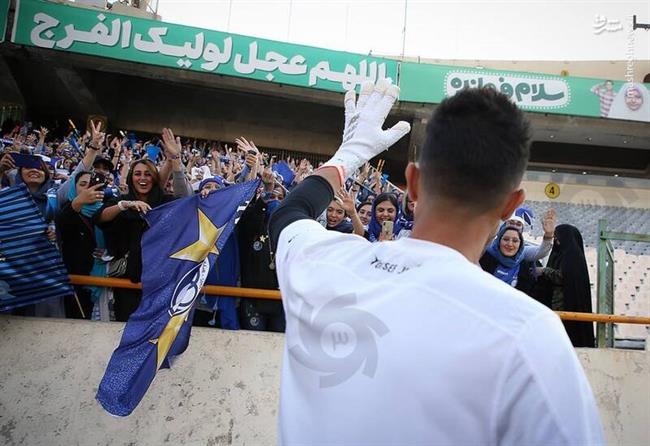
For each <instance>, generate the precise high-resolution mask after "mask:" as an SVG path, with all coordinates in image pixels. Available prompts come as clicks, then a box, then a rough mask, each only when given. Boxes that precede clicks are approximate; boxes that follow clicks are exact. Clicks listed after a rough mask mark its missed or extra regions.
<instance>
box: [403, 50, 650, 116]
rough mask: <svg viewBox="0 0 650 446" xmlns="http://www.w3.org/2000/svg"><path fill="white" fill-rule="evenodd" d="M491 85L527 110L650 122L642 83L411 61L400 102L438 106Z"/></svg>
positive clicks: (647, 95)
mask: <svg viewBox="0 0 650 446" xmlns="http://www.w3.org/2000/svg"><path fill="white" fill-rule="evenodd" d="M485 86H490V87H493V88H495V89H496V90H497V91H500V92H501V93H504V94H506V95H507V96H508V97H509V98H510V99H511V100H512V101H513V102H515V103H516V104H517V105H518V106H519V107H521V108H522V109H524V110H528V111H533V112H542V113H559V114H564V115H576V116H593V117H603V118H615V119H628V120H634V121H650V93H649V92H648V86H647V85H645V84H640V83H625V82H618V81H614V82H609V81H604V80H600V79H589V78H580V77H562V76H550V75H545V74H538V73H525V72H513V71H497V70H485V69H473V68H464V67H453V66H444V65H428V64H418V63H411V62H406V63H402V65H401V70H400V88H401V92H400V100H402V101H413V102H425V103H439V102H440V101H442V100H443V99H444V98H445V97H448V96H453V95H454V94H455V93H456V92H458V91H459V90H461V89H463V88H466V87H485Z"/></svg>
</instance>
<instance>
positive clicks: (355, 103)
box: [325, 79, 411, 176]
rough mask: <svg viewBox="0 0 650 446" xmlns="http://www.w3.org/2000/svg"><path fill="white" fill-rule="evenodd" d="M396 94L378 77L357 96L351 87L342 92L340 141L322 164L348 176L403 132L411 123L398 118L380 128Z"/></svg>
mask: <svg viewBox="0 0 650 446" xmlns="http://www.w3.org/2000/svg"><path fill="white" fill-rule="evenodd" d="M398 96H399V87H398V86H396V85H392V84H391V82H390V81H388V80H386V79H381V80H380V81H379V82H377V84H376V85H373V84H372V82H366V83H364V84H363V85H362V86H361V92H360V93H359V98H358V99H357V97H356V93H355V91H354V90H349V91H348V92H347V93H346V94H345V100H344V104H345V127H344V130H343V142H342V144H341V146H340V147H339V149H338V150H337V151H336V153H335V154H334V156H333V157H332V159H330V160H329V161H328V162H327V163H325V166H335V167H339V168H343V170H344V172H345V176H348V175H351V174H352V173H353V172H354V171H355V170H357V169H358V168H359V167H361V166H362V165H363V164H364V163H365V162H366V161H369V160H370V159H372V158H374V157H375V156H376V155H378V154H380V153H381V152H383V151H384V150H386V149H388V148H389V147H390V146H392V145H393V144H394V143H395V142H397V140H399V139H400V138H402V137H403V136H404V135H406V134H407V133H408V132H409V131H410V130H411V126H410V125H409V123H408V122H406V121H400V122H398V123H397V124H395V125H394V126H393V127H391V128H390V129H387V130H383V129H382V126H383V125H384V121H385V120H386V117H387V116H388V113H389V112H390V109H391V108H392V107H393V104H394V103H395V101H396V100H397V97H398Z"/></svg>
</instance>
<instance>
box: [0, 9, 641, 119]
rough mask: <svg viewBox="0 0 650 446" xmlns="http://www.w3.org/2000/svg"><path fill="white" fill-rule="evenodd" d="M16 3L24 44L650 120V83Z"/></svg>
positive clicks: (408, 96)
mask: <svg viewBox="0 0 650 446" xmlns="http://www.w3.org/2000/svg"><path fill="white" fill-rule="evenodd" d="M3 5H4V6H5V8H4V11H5V12H4V13H5V15H6V9H7V8H6V6H8V1H7V0H0V9H1V8H2V6H3ZM16 8H17V10H16V17H15V19H14V28H13V33H12V41H13V42H15V43H17V44H22V45H30V46H36V47H40V48H48V49H53V50H60V51H72V52H76V53H82V54H88V55H93V56H101V57H110V58H114V59H120V60H127V61H132V62H139V63H144V64H151V65H159V66H164V67H172V68H176V69H180V70H192V71H198V72H204V73H216V74H222V75H226V76H237V77H244V78H248V79H256V80H260V81H266V82H275V83H281V84H287V85H295V86H299V87H307V88H316V89H322V90H330V91H338V92H343V91H346V90H349V89H351V88H355V87H357V86H358V85H360V84H361V83H362V82H364V81H366V80H370V81H375V80H377V79H380V78H384V77H389V78H392V79H393V80H394V81H396V82H398V83H399V85H400V88H401V95H400V100H401V101H406V102H419V103H439V102H440V101H442V100H443V99H444V98H445V97H448V96H451V95H453V94H455V93H456V92H458V91H460V90H461V89H463V88H466V87H481V86H491V87H493V88H495V89H496V90H498V91H500V92H502V93H504V94H506V95H507V96H508V97H510V98H511V100H512V101H513V102H515V103H516V104H517V105H518V106H520V107H521V108H522V109H524V110H528V111H532V112H539V113H556V114H565V115H574V116H589V117H603V118H614V119H626V120H634V121H646V122H650V92H649V91H648V87H650V84H641V83H631V82H628V83H624V82H620V81H614V82H607V81H605V80H599V79H589V78H578V77H562V76H551V75H544V74H538V73H526V72H513V71H499V70H485V69H474V68H463V67H453V66H444V65H430V64H418V63H413V62H398V61H395V60H391V59H382V58H376V57H366V56H363V55H359V54H351V53H346V52H341V51H331V50H326V49H321V48H314V47H309V46H303V45H294V44H289V43H284V42H276V41H272V40H265V39H256V38H253V37H248V36H241V35H237V34H229V33H223V32H219V31H210V30H205V29H200V28H193V27H189V26H182V25H174V24H170V23H164V22H159V21H156V20H147V19H141V18H135V17H127V16H121V15H116V14H112V13H109V12H108V11H102V10H92V9H87V8H78V7H74V6H70V5H62V4H57V3H50V2H46V1H43V0H20V1H19V2H18V3H17V7H16ZM0 18H1V17H0ZM5 19H6V18H5ZM5 21H6V20H5ZM398 73H399V75H398Z"/></svg>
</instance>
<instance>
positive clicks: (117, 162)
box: [0, 122, 593, 346]
mask: <svg viewBox="0 0 650 446" xmlns="http://www.w3.org/2000/svg"><path fill="white" fill-rule="evenodd" d="M70 124H71V127H70V128H71V129H72V130H71V131H69V132H66V134H57V135H55V136H56V137H51V135H50V132H48V129H47V128H45V127H40V128H33V127H32V126H31V124H30V123H21V124H18V125H16V126H15V127H13V128H11V129H9V130H8V131H7V132H5V133H4V134H3V139H2V140H1V146H0V150H1V152H0V185H1V187H12V186H17V185H21V184H24V185H25V186H26V187H27V188H28V190H29V192H30V194H31V196H32V198H33V200H34V202H35V203H36V205H37V206H38V208H39V210H40V212H41V214H42V216H43V218H44V220H45V221H46V222H48V223H50V224H49V226H48V231H47V236H48V237H49V239H50V240H51V241H52V242H53V243H57V246H58V247H59V249H60V250H61V254H62V257H63V260H64V263H65V265H66V267H67V269H68V272H69V273H71V274H81V275H92V276H111V277H122V278H128V279H130V280H131V281H133V282H140V276H141V274H142V260H141V252H140V242H141V239H142V235H143V233H144V231H145V230H146V224H145V222H144V220H143V219H142V218H141V215H142V214H143V213H146V212H147V211H149V210H151V209H153V208H155V207H157V206H160V205H161V204H163V203H166V202H168V201H170V200H174V199H176V198H181V197H187V196H190V195H192V194H196V193H198V194H200V195H201V196H202V197H206V196H207V195H208V194H209V193H210V192H212V191H215V190H218V189H221V188H225V187H228V186H229V185H231V184H235V183H238V182H244V181H247V180H252V179H255V178H260V179H261V184H262V186H261V187H260V189H259V191H258V194H257V196H256V197H255V199H254V200H253V201H252V202H251V204H250V205H249V207H248V208H247V209H246V211H245V212H244V214H243V215H242V218H241V219H240V222H239V224H238V226H237V228H236V231H235V232H234V233H233V235H232V236H231V237H230V239H229V240H228V242H227V244H226V246H225V247H224V249H223V250H222V251H221V254H220V256H219V258H218V260H217V264H216V267H215V268H213V270H212V271H211V273H210V276H209V278H208V280H207V282H206V284H214V285H226V286H238V285H239V286H243V287H248V288H261V289H277V288H278V282H277V277H276V274H275V263H274V253H273V252H272V250H271V248H270V244H269V236H268V231H267V224H268V219H269V216H270V215H271V213H272V212H273V210H274V209H275V208H276V207H277V205H278V204H279V203H280V201H281V200H282V199H283V198H284V197H285V195H286V194H287V193H290V191H291V189H292V188H293V187H294V186H295V185H297V184H299V183H300V182H301V181H302V180H303V179H304V178H305V177H306V176H308V175H309V174H310V173H311V172H313V170H314V169H316V168H318V167H319V165H313V164H312V162H311V161H310V160H308V159H306V158H303V159H297V158H293V157H291V156H287V157H286V158H283V159H279V158H278V157H277V156H274V155H271V152H272V151H267V152H265V151H262V150H260V149H258V148H257V146H256V145H255V143H254V142H253V141H248V140H247V139H246V138H244V137H241V138H238V139H236V140H235V141H234V142H233V143H231V144H223V143H221V142H217V141H197V140H192V139H185V138H183V139H182V140H181V138H179V137H176V136H175V135H174V134H173V132H172V131H171V130H170V129H163V131H162V135H161V137H154V138H151V139H150V140H146V141H143V140H141V139H138V138H137V137H136V136H135V135H134V134H132V133H128V134H127V133H124V132H120V134H119V135H107V134H105V132H104V129H102V128H101V123H99V122H90V123H89V130H88V131H87V132H86V133H85V134H83V135H80V134H79V133H78V132H77V131H76V129H75V128H74V125H73V124H72V123H70ZM52 133H56V132H52ZM415 208H416V203H415V202H412V201H410V200H409V197H408V194H406V193H404V192H403V191H401V190H400V189H398V188H396V187H395V186H394V185H392V184H391V183H390V182H389V181H388V179H387V176H386V175H384V174H383V172H382V167H381V163H380V165H378V168H373V167H371V166H370V165H369V164H367V163H366V164H365V165H364V166H363V167H362V168H361V169H360V170H359V171H357V172H356V173H355V175H354V176H353V177H352V178H350V179H348V181H347V182H346V185H345V187H344V188H342V189H341V190H340V191H338V193H337V194H336V197H335V200H333V201H332V202H331V203H330V204H329V206H328V207H327V210H326V212H325V213H324V214H323V215H322V216H321V217H320V218H319V220H320V223H321V224H322V225H323V226H325V227H326V228H327V229H328V230H332V231H339V232H343V233H354V234H356V235H358V236H361V237H365V238H366V239H368V240H369V241H371V242H382V241H388V240H395V239H399V238H402V237H409V236H410V233H411V229H412V226H413V217H414V213H415ZM534 220H535V219H534V216H533V215H532V212H531V211H530V210H528V209H526V208H520V209H518V210H517V212H516V213H515V215H513V216H512V217H511V218H510V219H509V220H507V221H505V222H504V223H503V225H502V226H501V227H500V228H499V230H498V233H497V234H496V237H495V238H494V240H492V241H490V242H489V243H488V246H487V249H486V252H485V254H484V255H483V257H482V258H481V261H480V265H481V267H482V268H483V269H484V270H485V271H487V272H488V273H490V274H493V275H494V276H495V277H496V278H498V279H500V280H502V281H504V282H506V283H508V284H510V285H512V286H514V287H516V288H518V289H519V290H521V291H523V292H524V293H526V294H528V295H529V296H531V297H533V298H535V299H537V300H538V301H540V302H542V303H543V304H545V305H547V306H549V307H550V308H552V309H553V310H566V311H586V312H591V294H590V283H589V276H588V273H587V265H586V260H585V257H584V248H583V243H582V238H581V235H580V233H579V232H578V231H577V229H576V228H574V227H573V226H570V225H560V226H557V216H556V215H555V212H554V211H553V210H551V211H549V212H547V213H546V214H545V215H544V216H543V217H542V219H541V224H542V225H543V228H544V239H543V242H542V243H541V244H540V245H531V244H529V243H527V242H526V241H525V235H526V234H527V233H528V230H529V229H530V228H531V227H532V225H533V224H535V221H534ZM458 230H459V231H462V228H458ZM549 253H550V258H549V260H548V262H547V263H546V266H542V263H540V260H541V259H543V258H545V257H546V256H548V255H549ZM75 294H76V296H75V297H74V298H72V297H71V298H66V299H60V300H57V299H51V300H49V301H46V302H44V303H41V304H36V305H32V306H29V307H25V308H22V309H20V310H16V312H17V313H18V314H23V315H35V316H51V317H70V318H86V319H91V318H92V319H99V318H100V313H101V311H106V310H108V311H109V312H110V314H111V319H115V320H118V321H126V320H127V319H128V317H129V315H130V314H131V313H133V312H134V311H135V309H136V308H137V307H138V305H139V303H140V300H141V291H140V290H130V289H114V290H112V293H111V292H109V293H106V292H104V290H103V289H102V288H97V287H84V286H75ZM111 294H112V297H111ZM102 297H103V298H104V299H106V300H107V301H106V302H105V303H104V305H103V306H102ZM102 308H103V310H102ZM194 324H195V325H208V326H216V327H221V328H227V329H238V328H245V329H250V330H271V331H284V311H283V309H282V304H281V302H279V301H266V300H255V299H241V300H237V299H234V298H229V297H223V296H204V297H203V298H202V299H201V301H200V303H199V305H198V307H197V311H196V312H195V316H194ZM565 326H566V327H567V331H568V333H569V335H570V337H571V339H572V341H573V342H574V345H576V346H593V328H590V327H592V326H591V324H585V323H578V322H573V323H571V322H568V323H565Z"/></svg>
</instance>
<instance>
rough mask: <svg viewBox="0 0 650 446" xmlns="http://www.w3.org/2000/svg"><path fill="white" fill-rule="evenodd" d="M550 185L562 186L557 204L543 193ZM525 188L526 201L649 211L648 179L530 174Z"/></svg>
mask: <svg viewBox="0 0 650 446" xmlns="http://www.w3.org/2000/svg"><path fill="white" fill-rule="evenodd" d="M549 182H554V183H556V184H558V185H559V186H560V196H559V197H557V198H556V199H554V200H550V199H549V198H548V197H547V196H546V194H545V193H544V189H545V188H546V185H547V184H548V183H549ZM522 185H523V187H524V189H525V190H526V199H527V200H533V201H555V202H560V203H572V204H591V205H598V206H619V207H625V208H641V209H650V180H647V179H641V178H615V177H612V176H608V177H606V176H599V175H574V174H566V173H551V172H535V171H528V172H526V175H525V177H524V181H523V182H522Z"/></svg>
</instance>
